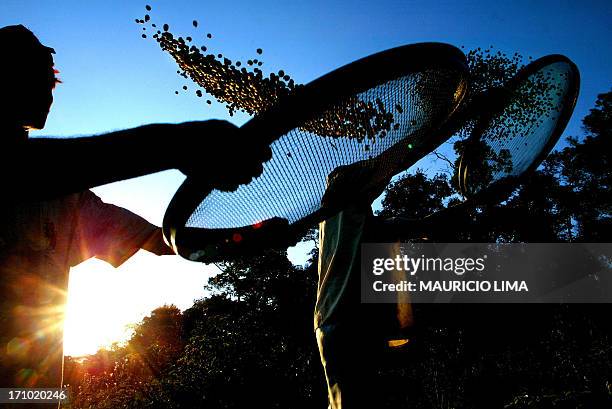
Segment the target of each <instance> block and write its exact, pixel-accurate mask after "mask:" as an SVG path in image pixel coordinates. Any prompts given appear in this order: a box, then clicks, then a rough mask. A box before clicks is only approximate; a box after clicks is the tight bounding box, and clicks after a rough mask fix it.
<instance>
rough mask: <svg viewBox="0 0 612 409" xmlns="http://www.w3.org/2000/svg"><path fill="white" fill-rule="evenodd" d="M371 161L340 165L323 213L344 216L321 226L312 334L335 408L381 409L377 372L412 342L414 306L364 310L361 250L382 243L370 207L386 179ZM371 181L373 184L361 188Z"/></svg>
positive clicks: (402, 301)
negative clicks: (390, 355) (388, 356)
mask: <svg viewBox="0 0 612 409" xmlns="http://www.w3.org/2000/svg"><path fill="white" fill-rule="evenodd" d="M376 173H377V169H376V166H373V165H372V163H369V162H368V161H363V162H357V163H355V164H353V165H349V166H342V167H339V168H337V169H336V170H334V171H333V172H332V173H331V174H330V175H329V176H328V180H327V185H328V186H327V190H326V192H325V195H324V196H323V199H322V203H321V205H322V208H336V209H338V208H341V209H343V210H342V211H340V212H339V213H337V214H336V215H335V216H332V217H330V218H328V219H327V220H325V221H323V222H322V223H320V225H319V266H318V270H319V283H318V290H317V302H316V304H315V311H314V327H315V335H316V338H317V344H318V346H319V352H320V355H321V362H322V364H323V368H324V371H325V378H326V380H327V386H328V397H329V404H330V408H331V409H351V408H362V407H363V408H375V407H377V406H378V404H379V402H378V399H380V397H381V395H380V393H381V387H382V384H381V383H380V382H379V381H380V380H379V379H378V377H377V374H376V368H377V367H378V366H379V365H380V364H381V362H380V360H381V359H384V356H383V355H384V354H385V353H386V352H387V350H388V348H390V347H395V346H402V345H404V344H406V343H407V342H408V339H407V338H406V334H407V333H408V332H409V331H410V329H411V327H412V325H413V317H412V307H411V305H410V303H409V299H408V298H407V297H405V296H404V295H401V294H400V295H398V302H397V304H378V305H375V304H363V303H361V256H360V255H361V245H362V243H368V242H371V243H376V242H381V241H384V239H383V238H381V237H379V235H380V233H379V231H378V230H377V229H376V228H372V227H376V226H377V224H376V223H374V216H373V214H372V208H371V204H372V202H373V201H374V199H376V198H377V197H378V196H379V195H380V194H381V193H382V191H383V190H384V188H385V187H386V186H387V184H388V179H386V178H382V179H381V180H377V178H378V175H376ZM364 181H368V182H367V183H362V182H364Z"/></svg>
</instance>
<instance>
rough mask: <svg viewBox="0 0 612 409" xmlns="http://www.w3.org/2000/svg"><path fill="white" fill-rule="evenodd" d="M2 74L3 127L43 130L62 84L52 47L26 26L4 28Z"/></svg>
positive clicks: (0, 42)
mask: <svg viewBox="0 0 612 409" xmlns="http://www.w3.org/2000/svg"><path fill="white" fill-rule="evenodd" d="M0 53H1V54H2V63H1V64H0V75H1V78H2V88H1V89H2V100H3V104H2V105H3V108H1V109H0V121H2V123H3V124H7V123H9V124H11V125H13V126H19V127H23V128H24V129H42V128H43V127H44V126H45V122H46V121H47V115H48V114H49V109H50V108H51V104H52V102H53V88H55V85H56V83H57V82H58V80H57V78H56V77H55V74H56V73H57V71H55V70H54V68H53V56H52V54H54V53H55V52H54V51H53V49H52V48H49V47H45V46H43V45H42V44H41V43H40V41H38V39H37V38H36V36H35V35H34V34H33V33H32V32H31V31H30V30H28V29H27V28H25V27H24V26H22V25H16V26H7V27H3V28H0Z"/></svg>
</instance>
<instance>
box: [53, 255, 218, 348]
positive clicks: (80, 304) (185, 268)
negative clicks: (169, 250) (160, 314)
mask: <svg viewBox="0 0 612 409" xmlns="http://www.w3.org/2000/svg"><path fill="white" fill-rule="evenodd" d="M216 272H218V270H217V269H216V267H214V266H212V265H211V266H204V265H202V264H200V263H193V262H190V261H187V260H183V259H180V258H179V257H178V256H161V257H159V256H155V255H153V254H151V253H148V252H146V251H144V250H141V251H139V252H138V253H136V254H135V255H134V256H132V258H130V259H129V260H128V261H126V262H125V263H124V264H123V265H121V266H120V267H119V268H114V267H112V266H111V265H109V264H107V263H105V262H103V261H100V260H97V259H91V260H88V261H85V262H84V263H81V264H79V265H78V266H76V267H74V268H72V269H71V270H70V280H69V284H68V301H67V304H66V310H65V311H66V313H65V321H64V355H69V356H82V355H89V354H94V353H96V352H97V351H98V350H99V349H100V348H103V347H108V346H110V345H112V344H113V343H116V342H119V343H121V342H123V341H127V340H128V339H129V338H130V336H131V334H132V327H133V326H134V325H135V324H137V323H139V322H140V321H142V319H143V318H144V317H145V316H147V315H149V314H150V313H151V311H153V310H154V309H155V308H157V307H160V306H162V305H170V304H172V305H175V306H177V307H178V308H180V309H182V310H184V309H186V308H189V307H191V306H192V305H193V301H194V300H196V299H198V298H202V297H203V296H205V292H204V285H205V284H206V282H207V280H208V277H210V276H211V275H212V274H216Z"/></svg>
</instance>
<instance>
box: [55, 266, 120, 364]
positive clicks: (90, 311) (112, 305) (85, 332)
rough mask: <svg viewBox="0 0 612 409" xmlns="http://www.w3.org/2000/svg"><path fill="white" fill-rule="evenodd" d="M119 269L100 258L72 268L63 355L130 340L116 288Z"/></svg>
mask: <svg viewBox="0 0 612 409" xmlns="http://www.w3.org/2000/svg"><path fill="white" fill-rule="evenodd" d="M117 279H118V277H117V271H116V269H114V268H113V267H111V266H110V265H108V264H106V263H105V262H103V261H100V260H97V259H91V260H88V261H86V262H84V263H81V264H80V265H78V266H77V267H75V268H73V269H71V271H70V282H69V285H68V302H67V303H66V315H65V321H64V355H70V356H81V355H88V354H94V353H95V352H96V351H97V350H98V349H100V348H102V347H108V346H110V345H111V344H112V343H114V342H121V341H124V340H127V339H128V338H129V336H130V331H129V329H128V328H127V327H126V326H127V324H129V323H128V322H125V319H124V318H123V317H122V312H121V303H117V302H116V301H117V300H116V297H115V292H114V291H113V287H116V286H117V285H121V284H120V283H118V282H117Z"/></svg>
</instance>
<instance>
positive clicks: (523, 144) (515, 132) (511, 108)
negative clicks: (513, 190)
mask: <svg viewBox="0 0 612 409" xmlns="http://www.w3.org/2000/svg"><path fill="white" fill-rule="evenodd" d="M576 76H577V70H576V68H575V66H574V65H573V64H572V63H571V62H570V61H569V60H568V61H564V60H562V61H552V62H551V63H549V64H545V65H543V66H542V67H540V68H539V69H537V70H535V71H534V72H533V73H531V74H530V75H527V76H526V77H525V78H524V80H523V81H521V82H520V83H519V84H518V86H517V89H516V91H515V92H513V94H512V98H511V99H510V101H509V102H508V103H507V105H506V106H505V108H504V109H503V111H502V112H501V114H500V115H498V116H496V117H495V118H494V119H493V120H491V122H490V123H489V125H488V126H487V127H486V129H484V131H483V132H482V134H481V136H480V140H479V145H480V146H478V147H477V150H478V151H479V154H477V155H475V156H476V158H475V159H476V160H472V161H471V163H470V165H472V166H470V167H468V169H467V172H468V175H467V176H468V177H467V181H466V188H467V193H468V194H469V195H475V194H478V193H479V192H481V191H483V190H484V189H485V188H486V187H487V186H490V185H491V184H493V183H495V182H498V181H500V180H502V179H505V178H508V177H519V176H521V175H523V174H524V173H525V172H526V171H528V170H529V169H530V168H531V167H533V166H534V165H537V164H538V163H539V162H538V160H540V159H541V158H542V153H543V152H545V151H547V149H551V148H552V146H551V144H554V143H555V142H556V140H557V139H558V137H559V135H560V132H559V129H560V126H561V130H562V128H564V127H565V123H564V121H567V119H568V118H569V117H568V116H567V115H566V114H565V115H564V113H566V112H567V111H568V110H569V112H570V113H571V110H572V109H573V104H574V103H575V97H576V92H577V88H576V82H575V81H574V80H575V79H576ZM472 148H474V147H473V146H472ZM479 155H480V156H479ZM483 156H484V158H485V159H484V161H482V163H481V164H476V162H477V161H478V160H477V158H478V157H480V158H482V157H483Z"/></svg>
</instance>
